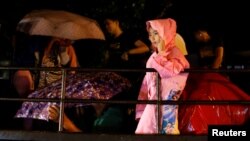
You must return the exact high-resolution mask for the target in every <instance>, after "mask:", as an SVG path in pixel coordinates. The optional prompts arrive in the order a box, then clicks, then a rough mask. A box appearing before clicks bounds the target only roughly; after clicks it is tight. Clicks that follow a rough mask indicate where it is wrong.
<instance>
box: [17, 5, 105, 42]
mask: <svg viewBox="0 0 250 141" xmlns="http://www.w3.org/2000/svg"><path fill="white" fill-rule="evenodd" d="M17 31H20V32H24V33H27V34H29V35H43V36H53V37H59V38H65V39H71V40H78V39H101V40H104V39H105V36H104V34H103V32H102V30H101V28H100V26H99V24H98V23H97V21H95V20H93V19H90V18H87V17H84V16H81V15H78V14H75V13H71V12H67V11H62V10H35V11H32V12H30V13H28V14H27V15H25V16H24V18H23V19H21V21H20V22H19V23H18V24H17Z"/></svg>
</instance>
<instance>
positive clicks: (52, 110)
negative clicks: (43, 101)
mask: <svg viewBox="0 0 250 141" xmlns="http://www.w3.org/2000/svg"><path fill="white" fill-rule="evenodd" d="M59 113H60V112H59V107H58V106H56V105H52V106H49V107H48V115H49V119H50V120H52V121H54V122H59Z"/></svg>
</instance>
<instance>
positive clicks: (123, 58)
mask: <svg viewBox="0 0 250 141" xmlns="http://www.w3.org/2000/svg"><path fill="white" fill-rule="evenodd" d="M121 58H122V60H124V61H128V53H127V52H124V53H123V54H122V56H121Z"/></svg>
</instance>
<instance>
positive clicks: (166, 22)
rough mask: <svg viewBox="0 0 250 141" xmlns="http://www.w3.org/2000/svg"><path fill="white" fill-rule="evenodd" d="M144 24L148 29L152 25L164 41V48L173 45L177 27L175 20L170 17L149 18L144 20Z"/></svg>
mask: <svg viewBox="0 0 250 141" xmlns="http://www.w3.org/2000/svg"><path fill="white" fill-rule="evenodd" d="M146 25H147V30H149V27H152V28H153V29H154V30H156V31H157V32H158V33H159V35H160V37H161V38H162V39H163V40H164V42H165V48H166V49H167V50H168V49H169V48H171V47H173V46H174V41H175V40H174V39H175V36H176V28H177V26H176V22H175V20H173V19H171V18H167V19H157V20H150V21H147V22H146Z"/></svg>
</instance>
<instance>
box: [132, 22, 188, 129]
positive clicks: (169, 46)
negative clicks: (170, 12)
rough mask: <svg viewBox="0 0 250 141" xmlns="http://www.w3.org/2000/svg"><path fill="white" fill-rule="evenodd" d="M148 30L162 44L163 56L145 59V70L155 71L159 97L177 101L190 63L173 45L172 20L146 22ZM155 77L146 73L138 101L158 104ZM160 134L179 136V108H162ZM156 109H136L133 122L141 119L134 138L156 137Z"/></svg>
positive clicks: (138, 107) (171, 106) (174, 33)
mask: <svg viewBox="0 0 250 141" xmlns="http://www.w3.org/2000/svg"><path fill="white" fill-rule="evenodd" d="M149 27H151V28H153V29H154V30H156V31H157V32H158V34H159V36H160V37H161V38H162V39H163V40H164V41H165V50H166V52H165V53H164V54H163V55H159V54H157V52H154V53H153V54H152V55H151V56H150V57H149V59H148V61H147V64H146V67H147V68H154V69H155V70H157V72H158V73H159V75H160V86H159V94H160V96H161V99H162V100H178V99H179V97H180V94H181V93H182V90H183V89H184V87H185V85H186V80H187V77H188V74H187V73H182V72H181V71H183V70H184V69H185V68H189V63H188V61H187V60H186V58H185V57H184V55H183V54H182V53H181V51H180V50H179V49H178V48H177V47H176V45H175V43H174V39H175V35H176V22H175V21H174V20H173V19H170V18H168V19H158V20H151V21H148V22H147V29H148V28H149ZM157 97H158V96H157V73H156V72H147V73H146V75H145V77H144V80H143V83H142V86H141V89H140V93H139V97H138V99H139V100H157ZM160 109H161V111H160V113H161V121H160V122H161V124H160V127H159V128H160V132H161V133H162V134H179V130H178V121H177V119H178V110H177V109H178V105H163V106H161V108H160ZM157 113H158V112H157V105H153V104H147V105H145V104H138V105H136V119H140V120H139V123H138V125H137V129H136V131H135V133H136V134H156V133H158V122H157V119H158V118H157V116H158V114H157Z"/></svg>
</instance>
